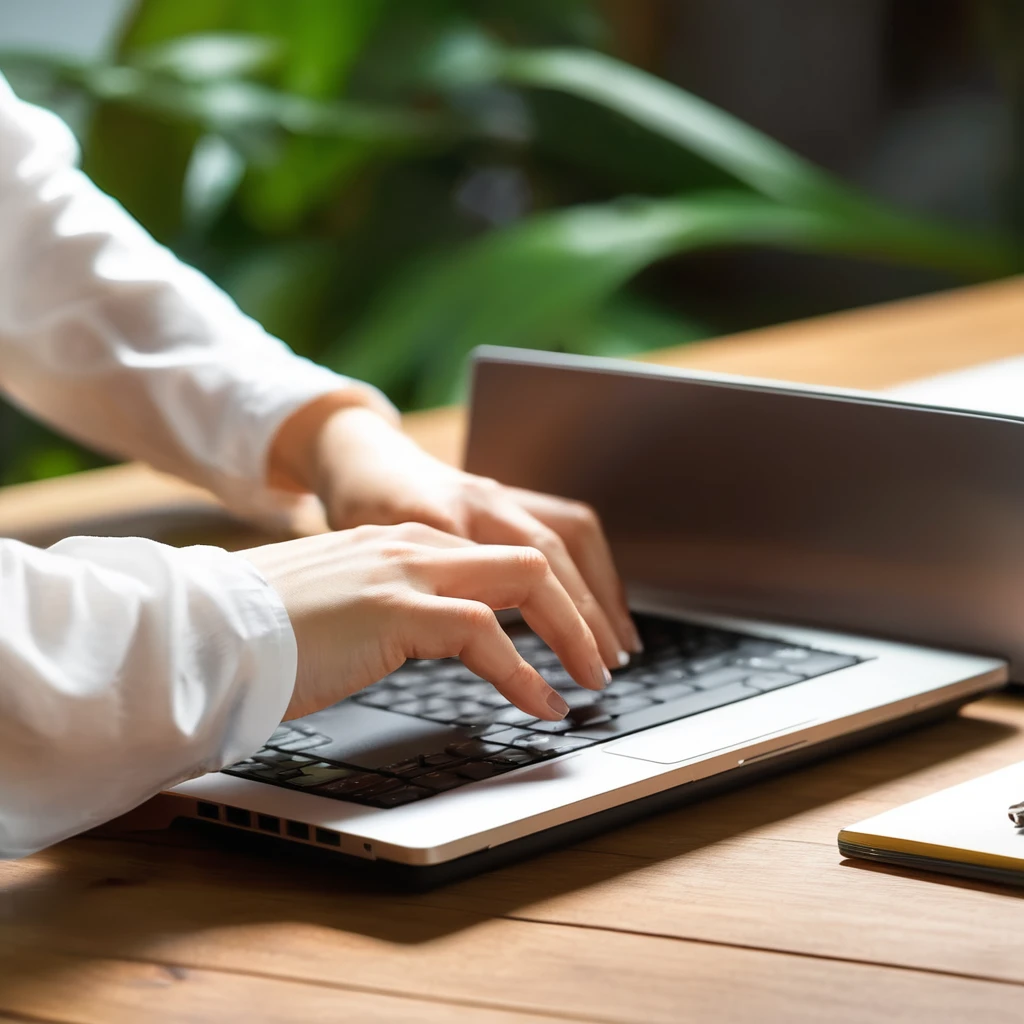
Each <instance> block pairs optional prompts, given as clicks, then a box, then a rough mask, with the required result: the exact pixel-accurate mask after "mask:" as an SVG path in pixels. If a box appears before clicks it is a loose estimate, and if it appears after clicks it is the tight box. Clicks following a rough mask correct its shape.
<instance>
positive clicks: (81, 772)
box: [0, 538, 296, 857]
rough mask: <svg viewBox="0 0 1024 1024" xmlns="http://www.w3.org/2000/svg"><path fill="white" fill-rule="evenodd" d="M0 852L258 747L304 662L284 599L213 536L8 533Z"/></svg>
mask: <svg viewBox="0 0 1024 1024" xmlns="http://www.w3.org/2000/svg"><path fill="white" fill-rule="evenodd" d="M0 608H2V609H3V617H2V620H0V856H7V857H15V856H21V855H24V854H27V853H29V852H31V851H33V850H35V849H38V848H40V847H42V846H45V845H48V844H50V843H53V842H56V841H58V840H60V839H62V838H65V837H66V836H68V835H72V834H74V833H76V832H79V831H81V830H83V829H86V828H89V827H91V826H93V825H96V824H99V823H100V822H103V821H106V820H108V819H110V818H112V817H115V816H116V815H118V814H121V813H123V812H124V811H127V810H128V809H130V808H131V807H133V806H135V805H137V804H138V803H140V802H142V801H143V800H145V799H147V798H148V797H150V796H152V795H153V794H155V793H157V792H159V791H160V790H161V789H163V788H166V787H167V786H169V785H172V784H174V783H176V782H179V781H181V780H182V779H185V778H188V777H191V776H194V775H196V774H199V773H202V772H204V771H209V770H215V769H218V768H220V767H222V766H223V765H224V764H227V763H231V762H233V761H236V760H239V759H240V758H242V757H244V756H246V755H247V754H249V753H251V752H252V751H253V750H254V749H256V748H257V747H259V746H260V744H261V743H262V742H263V741H264V740H265V739H266V737H267V736H269V735H270V733H271V732H272V731H273V729H274V728H275V726H276V725H277V723H278V722H279V721H280V719H281V717H282V715H283V713H284V709H285V707H286V706H287V704H288V701H289V699H290V697H291V690H292V685H293V683H294V678H295V665H296V652H295V642H294V636H293V633H292V631H291V626H290V623H289V620H288V617H287V613H286V612H285V610H284V608H283V606H282V605H281V603H280V600H279V599H278V598H277V596H276V594H275V593H274V592H273V591H272V590H271V589H270V587H268V586H267V584H266V583H265V582H263V579H262V577H261V576H260V575H259V574H258V573H257V572H256V571H255V569H253V568H252V566H251V564H250V563H249V562H247V561H245V560H244V559H242V558H240V557H238V556H235V555H230V554H228V553H227V552H224V551H220V550H218V549H213V548H191V549H182V550H178V549H173V548H168V547H165V546H163V545H160V544H156V543H153V542H151V541H145V540H138V539H114V540H111V539H90V538H74V539H72V540H69V541H64V542H62V543H61V544H59V545H57V546H55V547H54V548H51V549H50V550H49V551H40V550H38V549H35V548H30V547H27V546H25V545H21V544H18V543H16V542H14V541H0Z"/></svg>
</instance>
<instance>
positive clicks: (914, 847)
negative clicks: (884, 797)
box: [839, 762, 1024, 885]
mask: <svg viewBox="0 0 1024 1024" xmlns="http://www.w3.org/2000/svg"><path fill="white" fill-rule="evenodd" d="M1021 800H1024V762H1021V763H1020V764H1013V765H1010V766H1009V767H1008V768H1002V769H1000V770H999V771H997V772H992V774H991V775H983V776H982V777H981V778H979V779H973V780H971V781H970V782H964V783H961V785H959V786H953V787H952V788H950V789H944V790H941V791H940V792H938V793H933V794H932V795H931V796H926V797H924V798H922V799H921V800H915V801H914V802H913V803H909V804H904V805H903V806H902V807H896V808H894V809H893V810H891V811H885V812H884V813H882V814H878V815H875V817H873V818H868V819H867V820H866V821H861V822H858V823H857V824H856V825H850V826H849V828H844V829H843V830H842V831H841V832H840V833H839V851H840V853H842V854H843V855H844V856H845V857H861V858H864V859H866V860H872V861H880V862H883V863H886V864H896V865H899V866H900V867H909V868H915V869H920V870H925V871H940V872H943V873H944V874H950V875H961V876H964V877H967V878H978V879H982V880H984V881H987V882H1002V883H1006V884H1009V885H1024V828H1021V829H1018V828H1015V827H1014V825H1013V823H1012V822H1011V821H1010V819H1009V816H1008V814H1007V809H1008V808H1009V807H1010V805H1011V804H1016V803H1018V802H1020V801H1021Z"/></svg>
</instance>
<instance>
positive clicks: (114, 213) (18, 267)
mask: <svg viewBox="0 0 1024 1024" xmlns="http://www.w3.org/2000/svg"><path fill="white" fill-rule="evenodd" d="M77 155H78V150H77V146H76V144H75V140H74V137H73V136H72V134H71V132H70V131H69V130H68V128H67V126H66V125H65V124H64V123H63V122H62V121H60V119H59V118H57V117H56V116H54V115H53V114H51V113H49V112H48V111H45V110H42V109H40V108H38V107H34V106H31V105H29V104H27V103H23V102H21V101H20V100H18V99H17V97H16V96H15V95H14V93H13V92H12V91H11V89H10V87H9V86H8V84H7V83H6V81H5V80H4V79H3V77H2V76H0V387H2V388H3V390H4V391H5V392H6V393H7V394H8V395H9V396H10V397H11V398H12V399H14V400H15V401H16V402H18V403H19V404H20V405H22V406H23V407H24V408H26V409H28V410H29V411H31V412H33V413H34V414H36V415H38V416H39V417H40V418H43V419H46V420H47V421H48V422H50V423H51V424H53V425H55V426H57V427H59V428H60V429H61V430H63V431H64V432H66V433H68V434H70V435H72V436H74V437H76V438H78V439H79V440H81V441H84V442H86V443H87V444H90V445H92V446H94V447H96V448H99V449H101V450H104V451H107V452H111V453H113V454H116V455H121V456H130V457H132V458H137V459H142V460H144V461H146V462H148V463H150V464H151V465H153V466H156V467H157V468H158V469H163V470H166V471H168V472H170V473H174V474H176V475H178V476H182V477H185V478H187V479H190V480H193V481H195V482H196V483H199V484H202V485H204V486H206V487H209V488H210V489H211V490H213V491H215V492H216V493H217V494H219V495H220V496H221V497H223V498H224V499H225V500H226V501H227V502H228V504H229V505H232V506H234V507H236V508H249V507H253V506H255V507H259V505H260V502H261V499H263V498H264V497H265V495H264V494H263V492H265V491H266V485H265V477H266V458H267V451H268V447H269V445H270V442H271V440H272V439H273V436H274V434H275V433H276V431H277V429H278V427H279V426H280V425H281V423H282V422H283V421H284V420H285V419H286V418H287V417H288V416H289V415H290V414H291V413H292V412H294V411H295V410H296V409H298V408H299V407H300V406H302V405H305V404H306V403H307V402H309V401H311V400H313V399H315V398H317V397H320V396H321V395H325V394H329V393H333V392H339V391H351V392H352V393H353V396H354V397H358V398H359V399H361V400H365V401H370V402H372V403H374V404H376V405H377V406H378V407H388V408H390V405H389V403H387V400H386V399H384V398H383V396H382V395H381V394H380V393H379V392H378V391H376V389H373V388H370V387H369V386H368V385H366V384H362V383H359V382H355V381H352V380H351V379H349V378H347V377H342V376H339V375H338V374H335V373H333V372H331V371H330V370H327V369H326V368H324V367H322V366H318V365H316V364H315V363H312V362H310V361H309V360H307V359H302V358H300V357H298V356H296V355H295V354H294V353H293V352H292V351H291V350H290V349H289V348H287V346H285V345H284V344H283V343H282V342H280V341H278V340H277V339H276V338H273V337H271V336H270V335H268V334H267V333H266V332H265V331H264V330H263V329H262V328H261V327H260V326H259V324H257V323H256V322H255V321H254V320H252V319H250V318H249V317H247V316H245V315H244V314H243V313H242V312H241V311H240V310H239V309H238V307H237V306H236V305H235V304H234V303H233V302H232V301H231V299H230V298H228V296H227V295H225V294H224V293H223V292H222V291H221V290H220V289H219V288H217V287H216V286H215V285H214V284H213V283H212V282H211V281H209V279H208V278H206V277H204V276H203V275H202V274H200V273H198V272H197V271H195V270H193V269H191V268H189V267H187V266H185V265H184V264H182V263H181V262H179V261H178V260H177V259H176V258H175V256H174V255H173V254H172V253H171V252H170V251H169V250H167V249H165V248H164V247H162V246H160V245H158V244H157V243H156V242H155V241H154V240H153V239H152V238H151V237H150V236H149V235H148V234H146V232H145V231H144V230H143V229H142V228H141V227H140V226H139V225H138V224H137V223H136V222H135V221H134V220H132V218H131V217H130V216H129V215H128V214H127V213H126V212H125V211H124V209H123V208H122V207H121V206H120V205H119V204H118V203H116V202H115V201H114V200H113V199H111V198H110V197H109V196H106V195H104V194H103V193H102V192H100V191H99V189H97V188H96V187H95V186H94V185H93V184H92V182H91V181H89V179H88V178H86V177H85V176H84V175H83V174H82V173H81V172H80V171H79V170H78V169H77V168H76V167H75V161H76V159H77ZM267 503H268V504H269V505H273V500H272V499H268V501H267Z"/></svg>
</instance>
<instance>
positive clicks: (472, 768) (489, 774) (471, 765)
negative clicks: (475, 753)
mask: <svg viewBox="0 0 1024 1024" xmlns="http://www.w3.org/2000/svg"><path fill="white" fill-rule="evenodd" d="M507 771H509V766H508V765H505V766H504V767H503V766H502V765H499V764H495V763H494V762H492V761H469V762H467V763H466V764H460V765H459V767H458V768H456V769H455V773H456V774H457V775H461V776H462V777H463V778H464V779H469V780H470V781H471V782H479V781H480V780H481V779H490V778H493V777H494V776H495V775H504V773H505V772H507Z"/></svg>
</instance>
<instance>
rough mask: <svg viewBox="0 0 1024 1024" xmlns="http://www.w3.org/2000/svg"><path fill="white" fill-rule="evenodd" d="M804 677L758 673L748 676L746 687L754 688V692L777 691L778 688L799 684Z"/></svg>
mask: <svg viewBox="0 0 1024 1024" xmlns="http://www.w3.org/2000/svg"><path fill="white" fill-rule="evenodd" d="M804 678H805V677H804V676H795V675H793V674H792V673H791V672H759V673H758V674H757V675H753V676H749V677H748V678H747V679H746V681H745V682H746V685H747V686H752V687H754V689H755V690H761V691H766V690H777V689H778V688H779V687H780V686H791V685H792V684H793V683H801V682H803V681H804Z"/></svg>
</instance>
